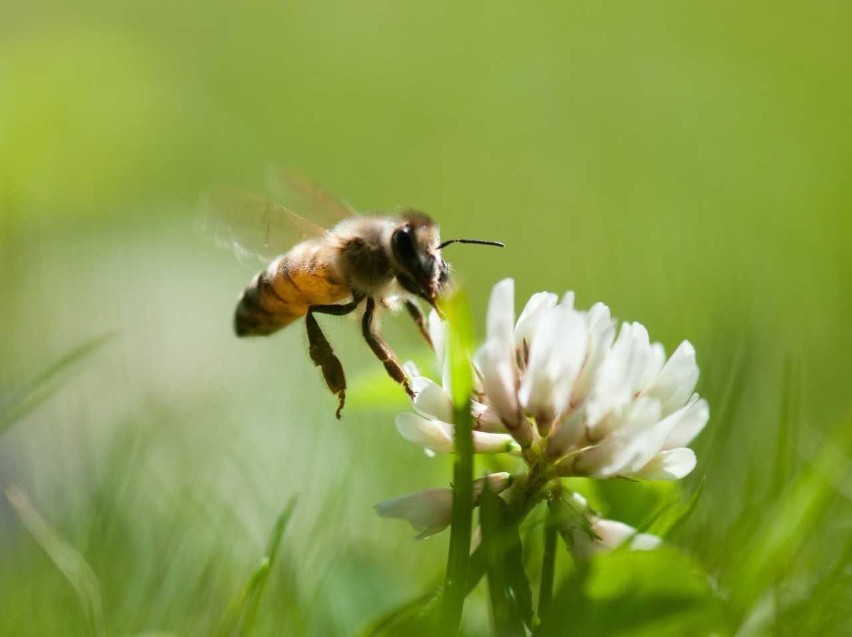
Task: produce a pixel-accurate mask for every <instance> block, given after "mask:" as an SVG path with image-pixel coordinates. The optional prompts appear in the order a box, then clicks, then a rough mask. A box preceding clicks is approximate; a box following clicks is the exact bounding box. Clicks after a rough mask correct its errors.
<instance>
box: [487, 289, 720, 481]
mask: <svg viewBox="0 0 852 637" xmlns="http://www.w3.org/2000/svg"><path fill="white" fill-rule="evenodd" d="M573 305H574V296H573V294H572V293H568V294H566V295H565V297H564V298H563V299H562V301H561V302H559V301H557V297H556V295H553V294H549V293H539V294H536V295H533V297H532V298H531V299H530V300H529V302H528V303H527V305H526V307H525V308H524V310H523V311H522V312H521V315H520V317H519V318H518V319H517V321H515V315H514V282H513V281H512V280H511V279H505V280H504V281H501V282H500V283H498V284H497V285H496V286H495V287H494V290H493V292H492V295H491V302H490V304H489V307H488V320H487V333H486V340H485V344H484V345H483V346H482V350H481V354H480V356H479V357H478V360H479V365H480V370H479V371H480V374H481V376H482V384H483V387H484V390H485V395H484V397H483V402H484V404H485V405H487V406H490V407H492V408H493V409H494V410H495V411H496V412H497V414H499V416H500V419H501V421H502V423H503V425H504V426H505V427H506V428H507V430H508V431H509V433H511V434H512V436H513V437H514V438H515V439H516V440H517V441H518V443H519V444H520V445H521V447H522V448H528V447H530V446H531V445H532V444H533V443H535V442H538V444H540V445H541V446H542V448H543V451H544V454H545V456H546V458H547V460H548V461H549V462H554V463H558V464H557V471H558V473H559V475H563V476H567V475H584V476H591V477H596V478H608V477H613V476H622V477H635V478H645V479H654V480H673V479H678V478H682V477H683V476H685V475H686V474H688V473H689V472H690V471H692V469H693V468H694V467H695V454H694V453H693V452H692V450H690V449H688V448H687V447H686V445H687V444H689V442H691V441H692V439H693V438H694V437H695V436H696V435H698V433H699V432H700V431H701V429H702V428H703V427H704V425H705V424H706V423H707V419H708V418H709V409H708V406H707V403H706V401H704V400H702V399H700V398H699V397H698V395H697V394H693V390H694V389H695V384H696V382H697V381H698V367H697V365H696V363H695V350H694V349H693V347H692V345H690V344H689V343H688V342H687V341H684V342H683V343H681V345H680V346H679V347H678V348H677V349H676V350H675V352H674V354H673V355H672V356H671V358H670V359H669V360H668V362H667V361H666V358H665V352H664V350H663V346H662V345H660V344H659V343H651V342H650V339H649V337H648V332H647V330H646V329H645V328H644V327H643V326H642V325H640V324H639V323H625V324H624V325H622V327H621V329H620V331H619V332H618V336H617V338H616V337H615V328H616V324H615V321H614V320H613V319H612V318H611V316H610V312H609V308H607V307H606V306H605V305H603V304H602V303H598V304H595V305H594V306H592V308H591V309H589V310H588V311H580V310H576V309H574V307H573ZM510 328H511V329H510Z"/></svg>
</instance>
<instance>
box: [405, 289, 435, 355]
mask: <svg viewBox="0 0 852 637" xmlns="http://www.w3.org/2000/svg"><path fill="white" fill-rule="evenodd" d="M405 309H406V310H408V315H409V316H410V317H411V318H413V319H414V322H415V323H417V328H418V329H419V330H420V334H421V335H422V336H423V338H425V339H426V342H427V343H429V347H431V348H432V349H435V344H434V343H432V337H431V336H430V335H429V330H428V329H427V328H426V318H425V317H424V316H423V312H422V311H421V310H420V306H419V305H417V303H415V302H414V301H412V300H411V299H405Z"/></svg>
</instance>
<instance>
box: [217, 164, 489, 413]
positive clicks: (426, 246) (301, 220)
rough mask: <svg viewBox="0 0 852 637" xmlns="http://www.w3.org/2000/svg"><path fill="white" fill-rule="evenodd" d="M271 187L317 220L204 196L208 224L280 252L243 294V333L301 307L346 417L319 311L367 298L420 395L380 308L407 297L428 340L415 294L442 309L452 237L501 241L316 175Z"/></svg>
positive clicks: (366, 330) (239, 313) (373, 330)
mask: <svg viewBox="0 0 852 637" xmlns="http://www.w3.org/2000/svg"><path fill="white" fill-rule="evenodd" d="M271 190H273V191H274V192H276V193H277V194H278V195H279V196H282V197H284V198H286V199H288V200H296V201H300V202H301V204H302V208H303V209H304V212H305V214H306V215H309V216H310V220H309V219H308V218H306V216H302V215H299V214H297V213H295V212H293V211H292V210H290V209H289V208H285V207H284V206H281V205H279V204H276V203H273V202H271V201H269V200H266V199H264V198H262V197H259V196H256V195H251V194H248V193H241V192H235V191H217V192H216V193H211V194H210V195H208V196H207V197H206V198H205V200H204V207H205V218H206V221H207V225H208V230H210V229H212V230H213V231H214V232H216V234H217V235H218V236H219V238H220V239H224V240H225V241H226V242H228V243H229V244H230V245H231V246H232V247H233V248H234V249H235V250H236V251H237V252H240V253H246V252H247V253H254V254H257V255H258V256H261V257H264V256H266V257H271V256H272V255H276V254H277V255H278V256H276V257H275V258H274V259H273V260H272V261H271V263H269V265H268V266H267V267H266V268H265V269H263V270H261V271H260V272H258V273H257V274H256V275H255V276H254V278H253V279H252V280H251V282H250V283H249V284H248V285H247V286H246V288H245V289H244V290H243V292H242V293H241V294H240V297H239V301H238V303H237V308H236V311H235V313H234V330H235V332H236V334H237V336H240V337H247V336H267V335H269V334H272V333H273V332H277V331H278V330H280V329H282V328H284V327H286V326H288V325H290V324H291V323H293V322H294V321H296V320H298V319H300V318H302V317H304V318H305V324H306V327H307V333H308V352H309V355H310V357H311V360H312V361H313V363H314V365H316V366H317V367H319V368H320V369H321V371H322V375H323V377H324V379H325V382H326V385H328V388H329V390H331V392H332V393H333V394H335V395H336V396H337V399H338V406H337V410H336V412H335V415H336V417H337V418H338V419H339V418H340V414H341V411H342V409H343V406H344V404H345V402H346V377H345V374H344V372H343V366H342V364H341V363H340V360H339V359H338V358H337V356H336V355H335V353H334V350H333V349H332V347H331V344H330V343H329V342H328V340H327V339H326V337H325V335H324V334H323V332H322V330H321V329H320V326H319V323H318V322H317V319H316V315H317V314H331V315H334V316H343V315H346V314H350V313H351V312H354V311H355V310H357V309H358V308H359V307H360V306H361V305H362V304H363V305H364V314H363V318H362V320H361V331H362V334H363V337H364V340H366V341H367V344H368V345H369V346H370V349H371V350H372V351H373V353H374V354H375V356H376V357H377V358H378V359H379V360H380V361H381V362H382V363H383V365H384V367H385V369H386V370H387V373H388V375H389V376H390V377H391V378H392V379H393V380H395V381H396V382H397V383H399V384H400V385H402V387H403V389H404V390H405V391H406V392H407V393H408V395H409V396H412V397H413V395H414V394H413V391H412V389H411V386H410V384H409V381H408V377H407V375H406V373H405V371H404V370H403V367H402V365H400V363H399V361H398V360H397V358H396V355H395V354H394V353H393V351H392V350H391V348H390V347H389V346H388V345H387V343H386V342H385V341H384V339H383V338H382V337H381V335H380V334H379V332H378V329H377V326H376V323H375V315H376V312H377V310H378V308H379V307H390V306H392V305H394V303H392V302H391V301H392V300H394V299H395V298H396V299H400V300H401V301H402V303H403V304H404V306H405V308H406V310H407V312H408V314H409V315H410V316H411V318H412V319H413V320H414V321H415V323H416V325H417V327H418V328H419V331H420V333H421V334H422V336H423V337H424V338H425V339H426V341H427V342H428V343H429V344H430V345H431V340H430V338H429V332H428V330H427V329H426V323H425V320H424V317H423V313H422V311H421V310H420V307H419V305H418V304H417V303H416V301H415V299H418V298H419V299H422V300H424V301H426V302H427V303H428V304H429V305H430V306H432V307H434V308H436V309H437V305H436V303H437V300H438V298H439V296H440V294H441V293H442V291H444V290H445V289H446V287H447V285H448V282H449V274H450V267H449V265H448V264H447V262H446V261H444V259H443V257H442V256H441V250H442V249H443V248H445V247H446V246H448V245H450V244H453V243H473V244H479V245H491V246H499V247H502V246H503V244H502V243H500V242H499V241H484V240H480V239H450V240H447V241H443V242H442V241H441V239H440V232H439V228H438V225H437V224H436V223H435V222H434V221H433V220H432V218H431V217H429V216H428V215H426V214H425V213H423V212H420V211H417V210H406V211H404V212H402V213H401V214H399V215H397V216H391V215H361V214H359V213H357V212H355V210H353V209H352V208H350V207H349V206H347V205H346V204H343V203H341V202H339V201H338V200H337V199H335V198H334V197H332V196H331V195H329V194H328V193H326V192H325V191H324V190H322V189H321V188H320V187H319V186H317V185H316V184H314V183H313V182H311V181H309V180H306V179H304V178H302V177H299V176H298V175H295V174H293V173H290V172H287V171H281V170H279V171H275V172H274V173H273V174H272V180H271ZM211 224H212V226H213V227H212V228H211V227H210V226H211ZM294 244H295V245H294Z"/></svg>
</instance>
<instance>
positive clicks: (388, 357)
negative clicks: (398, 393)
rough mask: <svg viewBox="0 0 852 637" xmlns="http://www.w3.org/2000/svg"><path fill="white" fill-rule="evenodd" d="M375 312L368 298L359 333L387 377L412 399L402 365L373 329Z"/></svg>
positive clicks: (412, 392) (412, 394)
mask: <svg viewBox="0 0 852 637" xmlns="http://www.w3.org/2000/svg"><path fill="white" fill-rule="evenodd" d="M375 311H376V302H375V300H373V299H372V298H368V299H367V308H366V310H365V311H364V320H363V322H362V324H361V331H362V332H363V334H364V340H366V341H367V345H369V346H370V349H371V350H373V353H374V354H375V355H376V356H377V357H378V359H379V360H380V361H382V363H383V364H384V366H385V369H386V370H387V372H388V375H389V376H390V377H391V378H393V379H394V380H395V381H396V382H398V383H399V384H400V385H402V388H403V389H404V390H405V392H406V393H407V394H408V395H409V396H410V397H411V398H414V391H413V390H412V389H411V385H410V384H409V383H408V376H406V374H405V370H404V369H402V365H400V364H399V361H398V360H396V355H395V354H394V353H393V351H392V350H391V348H390V347H389V346H388V344H387V343H385V342H384V340H382V338H381V336H379V335H378V334H377V333H376V331H375V330H374V329H373V315H374V314H375Z"/></svg>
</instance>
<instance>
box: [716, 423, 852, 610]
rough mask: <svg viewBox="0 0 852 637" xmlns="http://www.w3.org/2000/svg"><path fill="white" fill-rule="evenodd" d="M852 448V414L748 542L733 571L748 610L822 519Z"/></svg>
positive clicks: (733, 584) (731, 579)
mask: <svg viewBox="0 0 852 637" xmlns="http://www.w3.org/2000/svg"><path fill="white" fill-rule="evenodd" d="M850 450H852V416H849V417H847V419H846V420H845V421H844V422H842V423H841V424H840V426H838V427H837V429H836V430H835V431H834V432H833V433H832V435H831V436H830V437H829V439H828V440H826V442H825V443H824V444H823V446H822V448H821V449H820V451H819V452H818V453H817V454H816V456H815V457H814V458H813V459H812V461H811V463H810V465H809V466H808V467H807V468H806V469H805V470H804V471H802V473H801V474H800V476H799V477H798V478H797V479H796V480H795V481H794V482H793V483H792V484H791V486H790V488H789V490H788V491H787V494H786V496H785V497H783V498H782V499H781V500H779V501H778V502H777V503H776V505H775V507H774V509H773V510H772V512H771V514H770V516H769V518H768V520H767V523H766V524H764V525H763V527H762V529H763V530H762V531H761V532H759V533H756V534H754V535H753V536H752V538H751V541H750V542H749V543H748V544H747V546H745V547H744V550H743V552H742V555H743V560H742V561H741V562H740V563H739V565H738V567H737V568H735V569H734V570H733V571H732V572H731V573H730V574H729V576H728V578H727V580H728V586H729V588H730V590H731V592H732V598H733V600H734V601H735V602H736V603H737V605H738V606H739V610H740V612H741V613H742V614H743V615H744V614H745V613H746V612H747V611H748V609H749V608H751V606H752V605H753V604H754V603H755V602H756V601H757V600H759V599H760V598H761V596H762V595H763V593H764V592H765V591H766V589H767V588H768V587H769V586H771V585H772V584H773V583H774V582H775V581H776V580H777V578H778V576H779V575H780V571H779V569H783V568H786V565H787V564H788V563H789V559H790V558H791V556H792V555H793V554H794V553H795V552H797V551H798V550H799V548H800V547H801V546H802V545H803V543H804V542H805V541H806V540H807V538H808V537H809V536H810V534H811V532H812V531H813V530H814V529H815V528H816V527H817V525H818V524H819V523H820V521H821V520H822V518H823V516H824V514H825V512H826V510H827V509H828V505H829V503H830V501H831V499H832V496H833V495H834V490H835V487H834V484H835V483H836V482H837V481H838V480H839V479H840V478H841V477H842V475H843V474H844V472H845V471H846V470H847V468H848V464H849V453H850Z"/></svg>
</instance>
